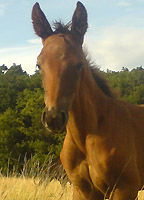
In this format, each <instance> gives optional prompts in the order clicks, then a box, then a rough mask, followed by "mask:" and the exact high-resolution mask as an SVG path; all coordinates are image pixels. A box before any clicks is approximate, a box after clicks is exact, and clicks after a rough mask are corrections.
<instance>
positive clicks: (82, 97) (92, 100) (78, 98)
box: [67, 64, 106, 141]
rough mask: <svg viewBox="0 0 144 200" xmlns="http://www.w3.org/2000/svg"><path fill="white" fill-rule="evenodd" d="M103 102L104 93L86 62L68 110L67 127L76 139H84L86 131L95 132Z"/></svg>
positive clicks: (100, 116)
mask: <svg viewBox="0 0 144 200" xmlns="http://www.w3.org/2000/svg"><path fill="white" fill-rule="evenodd" d="M105 102H106V95H104V93H103V92H102V91H101V89H100V88H99V87H98V86H97V84H96V82H95V80H94V79H93V76H92V74H91V71H90V69H89V67H88V64H87V65H86V66H85V68H84V70H83V71H82V74H81V80H80V85H79V88H78V89H77V91H76V94H75V98H74V100H73V103H72V106H71V109H70V111H69V121H68V126H67V129H68V132H70V134H71V135H72V136H73V137H74V138H75V139H76V140H81V141H82V140H83V141H84V140H85V137H86V135H87V134H88V133H92V134H93V133H95V132H96V130H97V129H98V126H99V120H101V119H102V115H103V113H104V107H105V105H106V103H105Z"/></svg>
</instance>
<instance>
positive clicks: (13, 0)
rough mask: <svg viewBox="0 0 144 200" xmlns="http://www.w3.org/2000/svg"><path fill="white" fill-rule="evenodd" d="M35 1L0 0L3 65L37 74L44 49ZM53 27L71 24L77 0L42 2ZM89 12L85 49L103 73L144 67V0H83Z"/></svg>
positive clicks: (1, 57)
mask: <svg viewBox="0 0 144 200" xmlns="http://www.w3.org/2000/svg"><path fill="white" fill-rule="evenodd" d="M35 2H36V1H35V0H21V1H19V0H0V65H2V64H6V65H7V66H8V67H10V66H11V65H12V64H13V63H16V64H22V68H23V70H26V71H27V72H28V73H29V74H32V73H34V71H35V63H36V57H37V55H38V54H39V52H40V50H41V48H42V45H41V40H40V39H39V38H38V37H37V36H36V35H35V34H34V31H33V28H32V24H31V10H32V7H33V5H34V3H35ZM38 2H39V4H40V6H41V9H42V10H43V11H44V13H45V15H46V16H47V18H48V20H49V22H50V23H52V22H53V21H54V20H59V19H61V20H62V21H63V22H64V23H67V22H69V21H70V20H71V17H72V15H73V12H74V10H75V6H76V2H77V1H76V0H69V1H68V0H39V1H38ZM81 2H82V3H83V4H84V5H85V7H86V9H87V12H88V22H89V29H88V31H87V34H86V36H85V44H84V46H85V48H86V49H88V52H89V53H90V55H91V57H92V60H94V61H95V63H96V64H97V65H99V66H101V69H102V70H106V69H107V68H109V69H111V70H115V71H116V70H120V69H121V68H122V67H128V68H129V69H132V68H135V67H138V66H141V65H143V66H144V0H82V1H81Z"/></svg>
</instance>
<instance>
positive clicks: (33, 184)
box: [0, 176, 144, 200]
mask: <svg viewBox="0 0 144 200" xmlns="http://www.w3.org/2000/svg"><path fill="white" fill-rule="evenodd" d="M72 189H73V188H72V185H71V184H70V183H69V182H67V184H66V185H65V186H62V185H61V184H60V182H59V181H57V180H52V181H49V182H46V181H44V182H43V183H42V184H39V180H38V179H37V180H35V179H33V178H20V177H19V178H16V177H9V178H7V177H3V176H1V177H0V200H72V193H73V192H72ZM137 200H144V192H142V191H141V192H139V193H138V199H137Z"/></svg>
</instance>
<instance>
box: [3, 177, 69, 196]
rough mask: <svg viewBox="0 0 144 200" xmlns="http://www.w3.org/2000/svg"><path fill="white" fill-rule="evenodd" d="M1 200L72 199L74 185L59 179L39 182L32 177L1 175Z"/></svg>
mask: <svg viewBox="0 0 144 200" xmlns="http://www.w3.org/2000/svg"><path fill="white" fill-rule="evenodd" d="M0 200H72V186H71V185H70V183H67V184H66V185H65V186H62V185H61V184H60V182H59V181H57V180H52V181H50V182H48V183H46V182H43V183H42V184H39V180H34V179H32V178H16V177H11V178H7V177H0Z"/></svg>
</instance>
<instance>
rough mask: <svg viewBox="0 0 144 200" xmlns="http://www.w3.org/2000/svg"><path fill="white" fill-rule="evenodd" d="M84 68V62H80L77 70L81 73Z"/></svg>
mask: <svg viewBox="0 0 144 200" xmlns="http://www.w3.org/2000/svg"><path fill="white" fill-rule="evenodd" d="M82 67H83V63H82V62H80V63H78V64H77V65H76V68H77V70H78V71H80V70H81V69H82Z"/></svg>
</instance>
